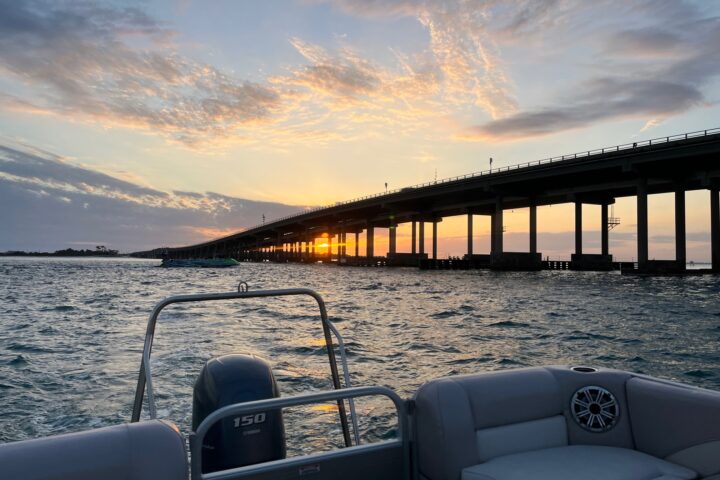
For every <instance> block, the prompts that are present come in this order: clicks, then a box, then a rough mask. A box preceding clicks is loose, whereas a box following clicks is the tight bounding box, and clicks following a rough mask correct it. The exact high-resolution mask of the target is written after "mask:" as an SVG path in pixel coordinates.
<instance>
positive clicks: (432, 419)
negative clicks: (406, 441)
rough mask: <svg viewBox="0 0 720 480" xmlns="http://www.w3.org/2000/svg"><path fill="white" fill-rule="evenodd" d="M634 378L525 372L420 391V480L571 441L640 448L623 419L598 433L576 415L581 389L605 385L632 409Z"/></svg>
mask: <svg viewBox="0 0 720 480" xmlns="http://www.w3.org/2000/svg"><path fill="white" fill-rule="evenodd" d="M627 378H629V375H628V374H625V373H624V372H618V371H614V370H600V371H596V372H593V373H580V372H575V371H573V370H571V369H570V368H569V367H547V368H525V369H515V370H505V371H499V372H489V373H483V374H478V375H465V376H457V377H448V378H442V379H438V380H433V381H431V382H428V383H426V384H425V385H423V386H422V387H421V388H420V389H419V390H418V392H417V393H416V394H415V411H414V413H413V418H414V425H415V439H416V441H417V449H416V451H417V464H418V469H419V473H420V475H421V478H423V477H424V478H426V479H429V480H457V479H458V478H460V472H461V471H462V469H463V468H466V467H469V466H472V465H477V464H479V463H482V462H486V461H488V460H491V459H493V458H495V457H499V456H502V455H509V454H512V453H519V452H525V451H531V450H539V449H543V448H552V447H560V446H564V445H569V444H586V445H587V444H590V445H593V444H595V445H609V446H617V447H629V448H632V447H633V442H632V433H631V431H630V425H629V421H628V420H627V419H626V418H624V416H623V415H624V414H622V413H621V416H620V418H619V420H618V423H617V425H616V426H615V428H613V429H612V430H610V431H608V432H603V433H595V432H589V431H586V430H584V429H583V428H581V427H580V426H579V425H578V424H577V423H576V422H575V421H574V420H573V419H572V416H571V414H570V411H569V409H570V400H571V398H572V395H573V394H574V392H575V391H576V390H577V389H579V388H581V387H584V386H588V385H601V386H604V387H605V388H608V389H609V390H611V391H612V392H613V393H614V394H615V396H616V398H617V400H618V402H619V404H620V410H621V412H626V411H627V409H626V405H627V402H626V400H625V382H626V380H627Z"/></svg>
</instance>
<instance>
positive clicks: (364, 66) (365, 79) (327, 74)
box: [287, 38, 381, 98]
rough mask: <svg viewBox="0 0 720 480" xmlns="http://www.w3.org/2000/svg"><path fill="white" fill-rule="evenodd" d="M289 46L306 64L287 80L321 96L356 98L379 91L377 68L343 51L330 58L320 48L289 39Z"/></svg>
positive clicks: (352, 53)
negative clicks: (298, 53) (293, 48)
mask: <svg viewBox="0 0 720 480" xmlns="http://www.w3.org/2000/svg"><path fill="white" fill-rule="evenodd" d="M290 43H291V44H292V45H293V46H294V47H295V49H296V50H297V51H298V52H300V54H301V55H302V56H303V57H305V59H306V60H308V61H309V62H310V65H308V66H305V67H302V68H300V69H297V70H295V72H294V75H293V76H292V77H291V78H290V79H288V80H287V82H288V83H290V84H296V85H301V86H304V87H307V88H309V89H311V90H314V91H317V92H319V93H322V94H327V95H336V96H339V97H344V98H356V97H359V96H362V95H368V94H372V93H374V92H376V91H378V90H379V88H380V86H381V79H380V77H379V73H378V71H377V68H376V67H375V66H373V65H372V64H371V63H370V62H369V61H367V60H365V59H363V58H361V57H360V56H358V55H356V54H355V53H354V52H353V51H352V50H349V49H344V50H343V51H342V52H341V54H340V55H330V54H328V52H327V51H326V50H324V49H323V48H321V47H319V46H317V45H312V44H310V43H307V42H303V41H302V40H300V39H299V38H293V39H291V40H290Z"/></svg>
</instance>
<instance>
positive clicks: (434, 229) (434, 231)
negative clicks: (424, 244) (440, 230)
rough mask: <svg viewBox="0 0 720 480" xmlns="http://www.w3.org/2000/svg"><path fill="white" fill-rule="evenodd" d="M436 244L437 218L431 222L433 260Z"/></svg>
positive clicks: (435, 255) (435, 257) (435, 254)
mask: <svg viewBox="0 0 720 480" xmlns="http://www.w3.org/2000/svg"><path fill="white" fill-rule="evenodd" d="M437 245H438V238H437V220H433V222H432V256H433V260H437V258H438V256H437Z"/></svg>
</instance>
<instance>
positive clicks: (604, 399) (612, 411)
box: [570, 385, 620, 433]
mask: <svg viewBox="0 0 720 480" xmlns="http://www.w3.org/2000/svg"><path fill="white" fill-rule="evenodd" d="M570 412H571V413H572V416H573V419H575V423H577V424H578V425H580V426H581V427H582V428H584V429H585V430H588V431H590V432H597V433H600V432H607V431H608V430H610V429H611V428H613V427H614V426H615V423H616V422H617V419H618V417H619V416H620V406H619V405H618V403H617V400H616V399H615V395H613V394H612V393H611V392H610V391H609V390H607V389H605V388H603V387H598V386H595V385H591V386H587V387H582V388H580V389H578V390H577V391H576V392H575V394H574V395H573V396H572V400H571V401H570Z"/></svg>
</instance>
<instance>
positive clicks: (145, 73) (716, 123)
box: [0, 0, 720, 261]
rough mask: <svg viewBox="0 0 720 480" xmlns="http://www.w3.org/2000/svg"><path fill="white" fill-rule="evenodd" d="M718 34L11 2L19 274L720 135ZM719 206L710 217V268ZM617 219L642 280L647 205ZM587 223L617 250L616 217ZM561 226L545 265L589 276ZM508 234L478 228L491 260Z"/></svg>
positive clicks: (214, 7)
mask: <svg viewBox="0 0 720 480" xmlns="http://www.w3.org/2000/svg"><path fill="white" fill-rule="evenodd" d="M719 15H720V2H707V1H698V2H691V1H681V0H646V1H632V2H631V1H603V0H597V1H592V2H586V1H566V0H522V1H515V2H511V1H502V2H501V1H494V0H489V1H481V0H458V1H429V0H427V1H422V0H334V1H333V0H295V1H280V0H277V1H276V0H273V1H249V0H248V1H215V0H207V1H192V0H177V1H170V0H168V1H137V2H132V1H126V2H90V1H73V2H62V1H48V2H45V1H17V0H0V222H2V228H0V251H2V250H10V249H26V250H29V249H33V250H54V249H60V248H67V247H73V248H85V247H87V246H91V247H90V248H94V247H93V246H94V245H99V244H102V245H107V246H108V247H110V248H116V249H120V250H122V251H131V250H139V249H144V248H152V247H156V246H160V245H182V244H187V243H194V242H197V241H200V240H203V239H208V238H213V237H216V236H219V235H222V234H226V233H230V232H233V231H237V230H239V229H241V228H247V227H251V226H253V225H256V224H259V223H260V222H261V218H262V215H266V217H267V219H268V220H272V219H273V218H276V217H280V216H283V215H286V214H288V213H292V212H295V211H298V210H300V209H302V208H303V207H305V206H314V205H323V204H330V203H334V202H336V201H340V200H346V199H349V198H353V197H357V196H362V195H366V194H370V193H376V192H379V191H382V190H384V188H385V183H386V182H387V183H388V185H389V188H391V189H392V188H400V187H403V186H407V185H412V184H416V183H420V182H426V181H429V180H432V179H434V178H435V177H436V175H437V178H444V177H450V176H455V175H461V174H465V173H470V172H474V171H479V170H484V169H487V168H488V159H489V158H490V157H493V159H494V164H493V167H498V166H503V165H511V164H515V163H520V162H526V161H529V160H536V159H540V158H544V157H548V156H554V155H562V154H566V153H572V152H575V151H582V150H588V149H591V148H597V147H603V146H609V145H615V144H619V143H626V142H633V141H637V140H640V139H646V138H653V137H661V136H665V135H671V134H676V133H682V132H689V131H694V130H704V129H708V128H714V127H720V106H719V105H718V100H720V95H719V93H720V48H719V46H720V17H719ZM708 198H709V195H708V193H707V192H705V191H699V192H693V193H689V194H688V258H689V259H693V260H696V261H697V260H707V259H708V258H709V246H708V239H709V235H708V233H707V232H708V231H709V204H708V203H709V200H708ZM672 205H673V203H672V197H670V196H657V197H655V196H654V197H651V200H650V220H651V226H650V235H651V247H650V248H651V250H650V256H651V258H653V257H657V258H670V259H671V258H673V252H674V246H673V243H672V242H673V236H672V235H673V224H672V221H673V210H672V208H673V207H672ZM615 209H616V211H615V215H616V216H618V217H620V218H621V222H622V223H621V225H620V226H619V227H617V228H616V229H615V230H613V232H611V242H612V243H611V250H612V252H611V253H614V254H615V255H616V256H617V257H620V258H621V259H630V258H632V256H633V255H635V253H634V252H635V250H634V249H635V247H634V245H635V242H634V235H635V207H634V198H628V199H620V200H619V201H618V204H617V205H616V207H615ZM585 219H586V232H587V233H586V238H587V246H588V248H587V251H588V252H590V253H591V252H593V251H595V249H597V250H598V251H599V233H598V230H599V227H600V214H599V208H597V211H596V209H595V207H588V208H587V210H586V215H585ZM538 220H539V229H540V230H541V231H542V232H543V233H541V234H540V237H539V244H538V247H539V250H540V251H542V252H543V255H544V256H545V255H550V256H551V257H558V258H559V257H569V254H570V253H571V251H572V245H573V243H572V238H573V237H572V228H573V225H574V219H573V209H572V208H571V206H569V205H558V206H553V207H543V208H540V209H539V211H538ZM505 221H506V223H507V229H508V233H507V234H506V249H508V250H512V249H517V250H521V249H524V248H527V235H526V232H527V212H525V211H515V212H510V211H508V213H507V215H506V219H505ZM464 229H465V219H464V218H459V219H448V220H446V221H444V222H443V223H442V224H441V226H440V233H441V235H442V240H441V243H440V254H441V256H446V255H461V254H462V253H464V248H465V240H464V235H465V233H464V232H465V230H464ZM488 233H489V223H487V222H486V219H478V220H477V221H476V235H477V238H476V242H477V245H478V247H477V251H478V252H479V253H481V252H483V251H486V250H487V249H488V247H487V246H486V244H487V245H489V239H488V236H487V235H488ZM407 234H409V231H408V232H405V230H404V229H403V228H401V229H400V242H399V247H400V249H402V248H404V245H406V243H403V242H406V235H407ZM378 245H379V247H378V248H382V247H381V245H382V240H379V241H378ZM408 248H409V247H408ZM376 251H378V250H376ZM380 251H382V250H380Z"/></svg>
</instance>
